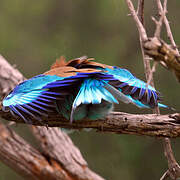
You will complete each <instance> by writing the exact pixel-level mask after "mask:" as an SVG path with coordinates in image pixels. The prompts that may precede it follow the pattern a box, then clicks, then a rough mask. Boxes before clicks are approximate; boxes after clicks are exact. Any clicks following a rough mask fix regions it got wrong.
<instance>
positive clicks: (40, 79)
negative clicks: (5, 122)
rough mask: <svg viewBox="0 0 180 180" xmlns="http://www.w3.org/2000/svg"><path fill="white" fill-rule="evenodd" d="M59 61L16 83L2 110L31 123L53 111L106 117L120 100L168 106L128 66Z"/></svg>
mask: <svg viewBox="0 0 180 180" xmlns="http://www.w3.org/2000/svg"><path fill="white" fill-rule="evenodd" d="M58 63H59V62H56V64H54V65H53V66H52V68H51V70H50V71H48V72H46V73H44V74H41V75H38V76H35V77H33V78H31V79H29V80H26V81H24V82H22V83H20V84H19V85H18V86H16V87H15V88H14V90H13V91H12V92H11V93H10V94H9V95H8V96H7V97H6V98H4V100H3V109H4V110H9V111H10V112H11V113H12V115H13V116H19V117H21V118H22V119H24V121H25V122H27V123H31V121H32V119H37V120H39V121H40V120H41V117H42V116H48V114H49V113H51V112H58V113H59V114H61V115H62V116H64V117H65V118H66V119H70V121H71V122H72V121H73V119H74V120H79V119H83V118H89V119H99V118H103V117H105V116H106V115H107V114H108V113H109V112H110V111H111V110H112V108H113V104H114V103H118V100H120V101H123V102H124V103H132V104H134V105H136V106H138V107H142V108H155V107H157V106H159V107H164V108H167V106H166V105H163V104H161V103H159V101H160V94H159V92H157V91H156V90H155V89H154V88H153V87H151V86H150V85H149V86H148V87H147V84H146V83H145V82H143V81H141V80H139V79H138V78H136V77H135V76H133V75H132V74H131V73H130V72H129V71H128V70H126V69H121V68H119V67H112V66H108V65H104V64H100V63H96V62H93V61H89V60H88V59H87V58H85V57H83V58H78V59H75V60H71V61H69V62H68V63H65V62H60V63H59V64H58ZM63 63H64V64H63Z"/></svg>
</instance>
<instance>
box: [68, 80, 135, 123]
mask: <svg viewBox="0 0 180 180" xmlns="http://www.w3.org/2000/svg"><path fill="white" fill-rule="evenodd" d="M118 100H120V101H123V102H124V103H133V104H134V102H133V101H132V100H131V99H129V98H128V97H127V96H126V95H124V94H123V93H122V92H120V91H118V90H117V89H116V88H114V87H113V86H111V85H109V84H108V83H107V82H106V81H102V80H98V79H85V80H84V81H83V83H82V84H81V87H80V89H79V92H78V94H77V96H76V98H75V99H74V102H73V105H72V110H71V117H70V121H71V122H72V121H73V115H74V112H75V110H76V108H77V107H78V106H80V105H81V104H101V103H102V102H103V101H106V102H109V103H111V104H113V103H116V104H118Z"/></svg>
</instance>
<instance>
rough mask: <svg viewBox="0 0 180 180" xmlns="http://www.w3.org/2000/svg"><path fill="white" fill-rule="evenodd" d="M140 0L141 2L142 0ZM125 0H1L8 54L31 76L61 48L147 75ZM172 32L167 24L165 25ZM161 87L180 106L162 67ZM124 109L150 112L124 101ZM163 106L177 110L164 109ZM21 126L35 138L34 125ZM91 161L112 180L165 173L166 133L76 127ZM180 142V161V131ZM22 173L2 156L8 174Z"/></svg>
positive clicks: (0, 39)
mask: <svg viewBox="0 0 180 180" xmlns="http://www.w3.org/2000/svg"><path fill="white" fill-rule="evenodd" d="M134 2H136V1H135V0H134ZM153 3H154V1H145V15H146V26H147V27H148V34H149V35H153V32H154V24H153V22H152V21H151V19H150V15H154V16H156V15H157V11H156V6H155V4H153ZM179 6H180V1H178V0H174V1H169V4H168V10H169V14H168V18H169V20H170V24H171V27H172V31H173V34H174V37H175V40H176V42H177V44H180V36H178V33H179V31H180V26H179V22H178V21H179V19H180V11H179ZM128 13H129V12H128V9H127V6H126V4H125V1H124V0H112V1H109V0H101V1H96V0H86V1H84V0H76V1H73V0H51V1H50V0H39V1H35V0H31V1H25V0H14V1H11V0H1V1H0V54H2V55H3V56H4V57H5V58H6V59H7V60H9V62H10V63H11V64H15V65H16V67H17V68H18V69H19V70H20V71H21V72H22V73H23V74H24V75H25V76H26V77H27V78H30V77H32V76H34V75H37V74H40V73H41V72H44V71H46V70H48V68H49V66H50V65H51V64H52V63H53V62H54V61H55V59H56V58H58V57H59V56H60V55H65V56H66V57H67V59H71V58H76V57H80V56H82V55H88V56H89V57H95V58H96V60H97V61H99V62H102V63H106V64H110V65H117V66H120V67H124V68H127V69H129V70H130V71H131V72H132V73H134V74H136V76H137V77H139V78H141V79H144V70H143V63H142V56H141V51H140V46H139V40H138V33H137V29H136V27H135V23H134V22H133V20H132V18H131V17H130V16H127V15H128ZM163 37H164V39H166V40H167V38H166V37H165V32H163ZM155 82H156V83H155V84H156V88H157V89H158V90H159V91H160V92H161V93H162V94H163V96H164V103H165V104H168V105H171V106H173V107H175V108H176V109H177V110H178V108H179V106H180V101H179V100H178V99H179V93H178V92H179V89H180V86H179V84H178V83H177V81H176V80H175V77H174V76H173V74H172V73H170V72H168V71H166V70H164V69H163V68H162V67H160V66H159V67H158V68H157V72H156V74H155ZM116 110H118V111H125V112H130V113H150V112H151V111H150V110H148V111H147V110H142V109H138V108H136V107H133V106H131V105H124V104H120V105H119V106H116ZM162 113H169V111H167V110H162ZM14 129H15V130H16V131H17V132H18V133H20V134H21V135H22V136H24V138H26V139H27V140H29V141H30V142H31V143H32V144H35V141H34V139H33V137H31V135H30V133H27V131H28V128H27V125H18V126H17V127H14ZM71 137H72V139H73V141H74V143H75V144H76V145H77V146H78V147H79V148H80V150H81V152H82V154H83V156H84V157H85V159H86V160H87V162H88V163H89V166H90V168H92V169H93V170H94V171H96V172H97V173H99V174H100V175H102V176H103V177H104V178H106V179H109V180H119V179H125V180H144V179H146V180H152V179H153V180H154V179H159V178H160V176H161V175H162V174H163V173H164V171H165V170H166V168H167V162H166V160H165V157H164V154H163V147H162V142H161V139H155V138H149V137H137V136H129V135H116V134H102V133H96V132H94V131H92V132H76V133H73V134H72V135H71ZM173 148H174V151H175V154H176V158H177V160H179V162H180V152H179V149H180V143H179V139H176V140H173ZM6 179H8V180H10V179H14V180H15V179H17V180H20V179H21V177H20V176H19V175H17V174H16V173H15V172H13V171H12V170H11V169H9V168H8V167H6V166H5V165H4V164H2V163H0V180H6Z"/></svg>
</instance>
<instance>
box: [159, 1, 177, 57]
mask: <svg viewBox="0 0 180 180" xmlns="http://www.w3.org/2000/svg"><path fill="white" fill-rule="evenodd" d="M156 2H157V6H158V11H159V12H160V13H161V12H163V11H164V12H165V13H167V0H164V4H163V6H164V10H163V6H162V3H161V1H160V0H156ZM164 24H165V27H166V32H167V36H168V38H169V40H170V42H171V44H172V46H173V48H174V49H175V50H176V52H177V54H178V55H180V54H179V51H178V48H177V45H176V43H175V41H174V38H173V35H172V31H171V27H170V25H169V21H168V19H167V17H166V16H164Z"/></svg>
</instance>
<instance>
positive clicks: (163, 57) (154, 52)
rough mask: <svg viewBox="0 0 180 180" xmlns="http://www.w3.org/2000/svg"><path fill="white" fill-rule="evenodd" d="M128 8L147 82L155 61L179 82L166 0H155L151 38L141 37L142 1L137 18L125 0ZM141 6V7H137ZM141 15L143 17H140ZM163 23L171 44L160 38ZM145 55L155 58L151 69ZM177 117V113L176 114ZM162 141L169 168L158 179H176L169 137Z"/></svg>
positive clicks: (177, 173) (179, 66)
mask: <svg viewBox="0 0 180 180" xmlns="http://www.w3.org/2000/svg"><path fill="white" fill-rule="evenodd" d="M126 2H127V5H128V8H129V10H130V12H131V15H132V16H133V18H134V21H135V22H136V25H137V29H138V31H139V37H140V44H141V50H142V55H143V61H144V65H145V74H146V78H147V80H148V81H147V84H149V83H150V82H151V84H152V85H153V84H154V83H153V79H152V77H153V71H155V67H156V62H159V63H160V64H161V65H163V66H164V67H166V68H167V69H169V70H172V71H173V72H174V74H175V75H176V78H177V79H178V81H179V82H180V61H179V57H180V56H179V51H178V49H177V46H176V44H175V41H174V39H173V35H172V32H171V29H170V25H169V22H168V20H167V17H166V13H167V0H164V4H163V6H162V4H161V0H156V4H157V7H158V13H159V15H160V18H159V20H158V21H157V20H156V19H155V18H154V17H152V20H153V21H154V22H155V24H156V29H155V33H154V37H153V38H147V39H145V38H144V39H143V37H144V36H143V34H145V33H146V29H145V28H144V27H142V26H140V24H141V25H144V21H142V20H143V19H144V17H143V16H144V14H143V12H144V9H143V8H144V1H143V0H139V1H138V10H140V11H138V13H139V14H141V16H139V18H137V17H136V16H137V15H136V14H135V9H134V6H133V3H132V2H131V0H126ZM139 7H141V8H139ZM142 17H143V18H142ZM163 22H164V24H165V27H166V31H167V35H168V38H169V39H170V41H171V46H170V45H168V44H167V43H165V42H164V41H163V40H161V38H160V34H161V30H162V24H163ZM145 55H148V56H149V57H151V58H153V59H154V60H155V62H154V65H153V68H154V69H152V70H151V68H150V62H148V61H147V59H146V58H145ZM154 112H155V113H156V114H160V111H159V109H158V108H156V109H155V111H154ZM178 117H179V115H178ZM163 142H164V151H165V156H166V158H167V160H168V167H169V169H168V170H167V171H166V172H165V173H164V174H163V176H162V177H161V179H160V180H164V179H166V178H167V177H171V178H172V179H177V178H178V177H179V176H180V166H179V165H178V163H177V162H176V160H175V158H174V154H173V151H172V148H171V142H170V139H169V138H165V139H163Z"/></svg>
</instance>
